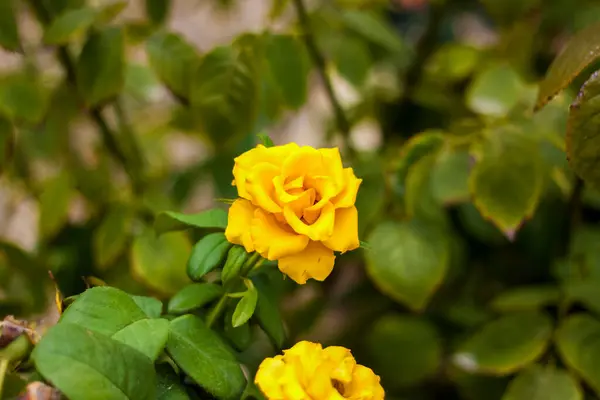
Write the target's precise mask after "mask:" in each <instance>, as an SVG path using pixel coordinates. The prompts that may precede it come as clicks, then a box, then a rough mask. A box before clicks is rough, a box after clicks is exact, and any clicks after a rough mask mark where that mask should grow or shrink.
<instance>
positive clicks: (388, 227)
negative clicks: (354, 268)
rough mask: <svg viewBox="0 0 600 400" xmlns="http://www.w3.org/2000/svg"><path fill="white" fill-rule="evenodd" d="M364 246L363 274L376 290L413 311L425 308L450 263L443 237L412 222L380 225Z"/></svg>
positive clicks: (422, 225) (447, 246) (418, 223)
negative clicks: (367, 244)
mask: <svg viewBox="0 0 600 400" xmlns="http://www.w3.org/2000/svg"><path fill="white" fill-rule="evenodd" d="M368 242H369V244H370V245H371V250H370V251H368V252H366V259H367V273H368V274H369V276H370V278H371V280H373V282H374V283H375V285H376V286H377V287H378V288H379V290H380V291H381V292H383V293H384V294H386V295H388V296H390V297H391V298H392V299H394V300H396V301H398V302H400V303H403V304H405V305H407V306H408V307H410V308H411V309H413V310H422V309H423V308H425V307H426V306H427V303H428V302H429V299H430V298H431V296H432V295H433V293H434V292H435V291H436V289H437V288H438V287H439V285H440V284H441V283H442V281H443V280H444V276H445V275H446V271H447V269H448V265H449V262H450V254H449V245H448V242H447V240H446V238H445V237H444V236H443V234H442V233H441V232H439V231H438V230H436V229H433V228H432V227H430V226H428V225H425V224H423V223H421V222H419V221H416V220H413V221H410V222H403V223H395V222H384V223H382V224H380V225H378V226H377V227H376V228H375V229H374V230H373V232H372V233H371V235H370V236H369V238H368Z"/></svg>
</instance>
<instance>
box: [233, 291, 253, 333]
mask: <svg viewBox="0 0 600 400" xmlns="http://www.w3.org/2000/svg"><path fill="white" fill-rule="evenodd" d="M244 282H245V283H246V285H248V290H246V292H244V296H243V297H242V298H241V299H240V301H239V302H238V303H237V306H235V311H234V312H233V316H232V318H231V325H232V326H233V327H234V328H237V327H238V326H242V325H244V324H245V323H246V322H248V320H249V319H250V318H252V315H253V314H254V310H255V309H256V303H257V301H258V291H257V290H256V288H255V287H254V284H253V283H252V281H251V280H250V279H245V280H244Z"/></svg>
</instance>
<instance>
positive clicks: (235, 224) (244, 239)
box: [225, 199, 256, 253]
mask: <svg viewBox="0 0 600 400" xmlns="http://www.w3.org/2000/svg"><path fill="white" fill-rule="evenodd" d="M255 209H256V207H254V206H253V205H252V203H251V202H250V201H248V200H246V199H237V200H236V201H234V202H233V204H232V205H231V207H229V217H228V221H227V228H226V229H225V237H226V238H227V240H228V241H230V242H231V243H235V244H239V245H242V246H244V248H245V249H246V251H247V252H248V253H251V252H253V251H254V244H253V242H252V236H251V235H250V229H248V227H249V226H250V224H251V222H252V219H253V218H254V210H255Z"/></svg>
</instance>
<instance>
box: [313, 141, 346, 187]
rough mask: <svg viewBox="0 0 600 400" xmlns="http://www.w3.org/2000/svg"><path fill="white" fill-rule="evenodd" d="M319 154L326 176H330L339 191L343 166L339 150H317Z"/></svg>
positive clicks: (342, 179) (334, 148) (342, 177)
mask: <svg viewBox="0 0 600 400" xmlns="http://www.w3.org/2000/svg"><path fill="white" fill-rule="evenodd" d="M319 153H321V155H322V156H323V165H324V167H325V170H326V171H327V176H330V177H331V178H332V180H333V183H334V184H335V185H336V186H338V187H339V188H340V189H341V187H342V185H343V182H344V166H343V164H342V156H341V155H340V149H338V148H337V147H333V148H330V149H319Z"/></svg>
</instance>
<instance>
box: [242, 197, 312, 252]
mask: <svg viewBox="0 0 600 400" xmlns="http://www.w3.org/2000/svg"><path fill="white" fill-rule="evenodd" d="M250 232H251V235H252V241H253V243H254V248H255V249H256V251H258V253H259V254H260V255H261V256H263V257H265V258H267V259H269V260H278V259H280V258H281V257H285V256H289V255H292V254H296V253H298V252H301V251H303V250H304V249H305V248H306V245H307V244H308V238H307V237H306V236H303V235H299V234H297V233H296V232H293V231H291V230H289V229H286V227H285V226H284V225H282V224H280V223H279V222H278V221H277V219H275V217H274V216H273V215H271V214H268V213H266V212H264V211H263V210H261V209H260V208H257V209H256V210H255V212H254V219H253V220H252V225H251V226H250Z"/></svg>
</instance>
